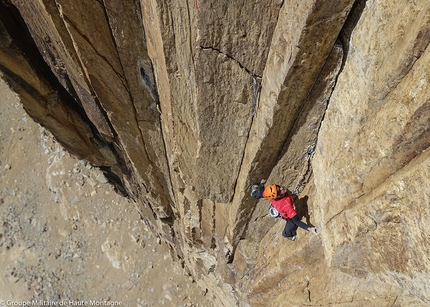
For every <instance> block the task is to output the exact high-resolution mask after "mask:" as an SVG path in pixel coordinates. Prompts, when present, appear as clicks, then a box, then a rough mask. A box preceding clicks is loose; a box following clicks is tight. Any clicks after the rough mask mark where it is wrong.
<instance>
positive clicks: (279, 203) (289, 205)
mask: <svg viewBox="0 0 430 307" xmlns="http://www.w3.org/2000/svg"><path fill="white" fill-rule="evenodd" d="M271 203H272V206H273V207H274V208H275V209H276V210H278V212H279V214H280V215H281V216H282V218H283V219H284V220H286V219H287V218H289V219H292V218H293V217H295V216H296V215H297V212H296V210H294V200H293V196H292V195H291V194H287V195H286V196H285V197H282V198H280V199H273V200H271Z"/></svg>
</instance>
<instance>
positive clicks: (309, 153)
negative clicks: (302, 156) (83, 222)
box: [291, 143, 316, 196]
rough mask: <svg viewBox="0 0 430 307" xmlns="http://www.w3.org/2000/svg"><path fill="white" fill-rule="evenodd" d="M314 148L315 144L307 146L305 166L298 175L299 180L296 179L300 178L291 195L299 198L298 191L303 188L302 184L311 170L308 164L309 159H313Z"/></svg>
mask: <svg viewBox="0 0 430 307" xmlns="http://www.w3.org/2000/svg"><path fill="white" fill-rule="evenodd" d="M315 147H316V144H315V143H314V144H312V145H309V146H308V147H307V151H306V161H305V164H304V165H303V169H302V171H301V172H300V173H299V176H300V174H301V178H300V177H298V178H300V180H298V183H297V186H296V188H295V189H294V190H293V191H291V193H293V194H295V195H297V196H299V195H300V193H301V192H302V190H300V189H301V188H302V187H304V185H303V183H304V181H305V179H306V177H307V174H308V173H309V171H310V169H311V163H310V161H311V159H312V157H313V155H314V153H315Z"/></svg>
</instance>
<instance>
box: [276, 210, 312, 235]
mask: <svg viewBox="0 0 430 307" xmlns="http://www.w3.org/2000/svg"><path fill="white" fill-rule="evenodd" d="M297 226H298V227H300V228H303V229H304V230H308V228H309V226H308V225H306V224H305V223H303V222H302V221H301V220H300V219H299V218H298V216H297V215H296V216H295V217H293V218H292V219H287V223H286V224H285V228H284V231H283V232H282V236H283V237H285V238H287V237H292V236H294V235H295V232H296V229H297Z"/></svg>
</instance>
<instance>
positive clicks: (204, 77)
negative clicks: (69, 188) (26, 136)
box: [0, 0, 430, 306]
mask: <svg viewBox="0 0 430 307" xmlns="http://www.w3.org/2000/svg"><path fill="white" fill-rule="evenodd" d="M410 2H411V1H406V0H404V1H403V0H402V1H394V0H391V1H388V2H387V1H377V0H375V1H373V0H357V1H353V0H348V1H314V0H305V1H303V0H300V1H299V0H297V1H296V0H290V1H256V0H253V1H242V0H240V1H233V2H232V1H225V0H217V1H199V0H193V1H191V0H187V1H185V0H178V1H166V0H141V1H138V0H126V1H113V0H105V1H92V2H91V1H85V2H84V1H80V0H37V1H22V0H1V1H0V6H1V8H0V70H1V71H2V72H3V74H4V78H5V79H6V80H7V82H8V83H9V85H10V86H11V87H12V88H13V89H14V90H15V91H16V92H17V93H18V94H19V96H20V97H21V100H22V103H23V105H24V107H25V109H26V110H27V112H28V114H29V115H30V116H32V117H33V118H34V119H35V120H36V121H37V122H39V123H40V124H41V125H43V126H45V127H46V128H47V129H49V130H50V131H51V132H52V133H53V134H54V136H55V137H56V139H57V140H58V141H59V142H61V144H63V146H64V147H65V148H66V149H67V150H68V151H69V152H71V153H73V154H74V155H76V156H78V157H79V158H80V159H85V160H87V161H89V162H90V163H92V164H93V165H96V166H99V167H100V168H101V169H102V170H104V172H105V174H106V176H107V178H108V179H109V180H110V181H111V182H112V183H113V184H115V186H116V187H117V189H118V191H119V192H121V193H123V194H124V195H125V196H128V197H129V198H131V199H132V200H133V201H135V202H136V203H137V204H138V207H139V214H140V215H141V216H142V218H143V219H145V220H146V221H147V222H148V223H149V224H150V225H152V227H153V231H154V232H155V233H157V235H158V236H160V237H163V238H164V240H165V241H166V243H167V244H168V245H169V246H170V247H171V254H172V256H173V258H174V259H176V260H179V261H181V262H183V264H184V265H185V266H187V267H188V268H189V270H190V271H191V272H192V274H193V276H194V277H195V278H196V280H197V281H198V283H199V284H200V285H201V286H202V287H204V288H207V289H209V293H211V295H212V296H213V300H214V302H215V303H216V304H217V305H219V306H249V305H250V306H285V304H286V303H288V304H291V305H296V306H298V305H314V304H318V305H329V304H330V305H339V306H346V305H348V306H362V305H363V304H365V305H367V306H381V305H390V306H391V305H398V306H402V305H411V304H412V305H423V306H424V305H426V304H428V303H429V302H430V290H429V289H430V287H429V281H428V280H429V275H428V272H429V270H430V264H429V263H430V261H429V256H428V255H429V254H430V253H429V252H430V250H429V247H428V246H429V244H428V243H429V239H430V237H429V230H428V225H429V224H430V218H429V214H430V212H429V204H430V201H429V200H430V195H429V193H428V192H427V191H428V190H430V189H429V188H430V187H429V186H430V180H429V179H428V178H429V172H430V163H429V162H430V160H429V152H428V147H429V144H430V134H429V127H430V112H429V111H430V105H429V96H430V95H429V94H430V88H428V86H427V78H428V74H429V73H430V72H429V69H430V68H429V67H430V65H429V63H430V54H429V51H428V48H427V47H428V44H429V42H430V4H429V3H428V2H427V1H425V0H417V1H414V2H413V3H410ZM261 178H269V181H270V182H273V183H279V184H283V185H285V186H287V187H288V188H290V189H291V190H297V191H298V192H300V196H299V197H298V199H297V202H296V208H297V210H298V212H299V214H300V215H301V216H303V217H304V218H306V219H307V220H308V222H309V223H312V224H315V225H316V226H317V227H318V228H319V229H320V232H319V233H320V235H319V236H318V237H311V236H310V235H309V234H304V233H303V232H304V231H303V232H301V231H302V230H299V240H298V241H296V242H290V241H288V240H285V239H283V238H282V236H280V232H281V231H282V227H283V223H284V222H282V221H275V220H273V219H270V218H268V217H266V213H267V207H268V202H267V200H261V201H259V202H257V201H256V200H255V199H253V198H251V197H250V196H249V192H250V186H251V185H252V184H253V183H255V182H258V181H259V180H260V179H261Z"/></svg>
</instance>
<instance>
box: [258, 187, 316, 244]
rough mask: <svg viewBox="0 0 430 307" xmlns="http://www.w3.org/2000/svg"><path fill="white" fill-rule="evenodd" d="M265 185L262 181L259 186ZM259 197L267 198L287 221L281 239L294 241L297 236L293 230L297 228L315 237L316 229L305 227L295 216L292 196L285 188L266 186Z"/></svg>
mask: <svg viewBox="0 0 430 307" xmlns="http://www.w3.org/2000/svg"><path fill="white" fill-rule="evenodd" d="M265 183H266V179H262V180H261V182H260V186H261V185H263V186H264V184H265ZM261 196H262V197H264V198H268V199H269V200H270V202H271V203H272V206H273V207H274V208H275V209H276V210H277V211H278V212H279V214H280V215H281V217H282V218H283V219H284V220H286V221H287V223H286V224H285V228H284V231H282V236H283V237H286V238H287V239H289V240H291V241H295V240H296V238H297V235H295V234H294V232H295V231H294V230H295V229H297V226H298V227H300V228H303V229H304V230H307V231H310V232H312V233H313V234H315V235H316V234H317V229H316V228H315V227H311V226H308V225H306V224H305V223H303V222H302V221H301V220H300V219H299V217H298V216H297V212H296V210H295V209H294V200H293V195H292V194H290V193H289V192H288V190H287V188H286V187H282V186H279V185H276V184H271V185H268V186H267V187H266V188H265V189H264V191H263V193H262V195H261Z"/></svg>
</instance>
